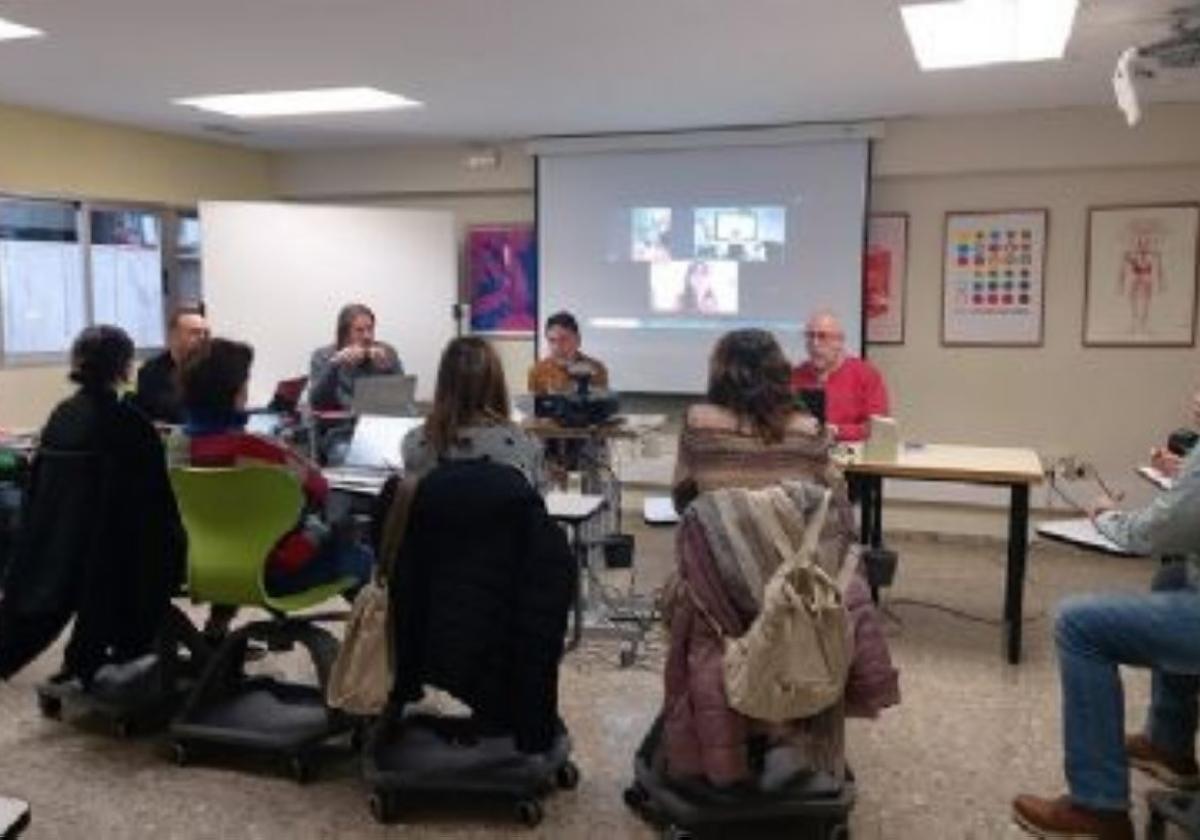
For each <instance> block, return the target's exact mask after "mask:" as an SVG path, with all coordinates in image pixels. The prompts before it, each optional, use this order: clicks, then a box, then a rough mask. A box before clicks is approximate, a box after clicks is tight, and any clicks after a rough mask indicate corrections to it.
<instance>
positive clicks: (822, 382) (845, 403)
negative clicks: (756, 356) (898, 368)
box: [792, 312, 888, 441]
mask: <svg viewBox="0 0 1200 840" xmlns="http://www.w3.org/2000/svg"><path fill="white" fill-rule="evenodd" d="M804 347H805V350H806V351H807V352H808V361H806V362H805V363H804V364H802V365H800V367H798V368H796V369H795V370H793V371H792V390H793V391H799V390H800V389H802V388H824V389H825V422H826V424H827V425H828V426H829V428H830V430H831V431H832V432H833V433H834V436H835V437H836V438H837V439H838V440H841V441H857V440H865V439H866V437H867V420H868V419H869V418H870V416H871V415H872V414H883V415H886V414H887V413H888V393H887V385H885V384H884V382H883V377H882V376H881V375H880V374H879V371H878V370H876V369H875V367H874V366H873V365H872V364H871V363H870V362H868V361H866V360H865V359H859V358H856V357H854V356H848V355H847V354H846V333H845V331H844V330H843V329H842V325H841V324H840V323H839V322H838V319H837V318H836V317H835V316H834V315H833V313H832V312H818V313H817V314H815V315H813V316H812V317H811V318H809V319H808V323H807V324H805V326H804Z"/></svg>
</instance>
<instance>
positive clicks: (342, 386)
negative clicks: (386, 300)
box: [308, 341, 404, 409]
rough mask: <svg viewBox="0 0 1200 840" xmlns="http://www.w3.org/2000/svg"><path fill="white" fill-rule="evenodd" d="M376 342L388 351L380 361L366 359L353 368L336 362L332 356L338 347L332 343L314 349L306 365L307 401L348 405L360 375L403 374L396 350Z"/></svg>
mask: <svg viewBox="0 0 1200 840" xmlns="http://www.w3.org/2000/svg"><path fill="white" fill-rule="evenodd" d="M375 343H376V344H377V345H379V346H380V347H382V348H383V350H384V353H386V354H387V358H386V359H385V360H384V361H383V362H381V363H379V364H376V363H375V362H373V361H371V360H370V359H368V360H366V361H364V362H363V363H362V364H360V365H355V366H354V367H343V366H341V365H335V364H334V363H333V357H334V354H336V353H337V351H338V347H337V346H336V345H333V344H330V345H328V346H325V347H321V348H319V349H317V350H314V351H313V354H312V359H311V360H310V361H309V365H308V371H309V372H308V401H309V403H310V404H311V405H312V407H313V408H325V409H330V408H332V409H344V408H349V407H350V402H351V400H353V399H354V383H355V381H357V380H358V379H359V378H360V377H363V376H384V375H387V374H393V373H404V365H402V364H400V359H399V357H398V356H397V355H396V350H395V349H394V348H393V347H392V346H391V345H390V344H385V343H384V342H382V341H377V342H375Z"/></svg>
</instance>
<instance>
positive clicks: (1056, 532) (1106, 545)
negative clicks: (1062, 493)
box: [1037, 516, 1139, 557]
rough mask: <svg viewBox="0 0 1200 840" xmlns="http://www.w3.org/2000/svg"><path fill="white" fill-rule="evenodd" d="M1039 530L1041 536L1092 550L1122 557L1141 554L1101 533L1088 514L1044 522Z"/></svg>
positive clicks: (1039, 526) (1038, 527)
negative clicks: (1075, 517) (1129, 549)
mask: <svg viewBox="0 0 1200 840" xmlns="http://www.w3.org/2000/svg"><path fill="white" fill-rule="evenodd" d="M1037 532H1038V535H1039V536H1043V537H1049V538H1050V539H1052V540H1058V541H1059V542H1066V543H1071V544H1072V545H1076V546H1079V547H1080V548H1087V549H1091V550H1092V551H1103V552H1105V553H1106V554H1118V555H1121V556H1122V557H1137V556H1139V555H1138V554H1137V553H1136V552H1133V551H1128V550H1127V549H1125V548H1122V547H1121V546H1119V545H1117V544H1116V543H1115V542H1113V541H1112V540H1110V539H1109V538H1108V537H1106V536H1104V534H1102V533H1100V532H1099V531H1098V530H1097V529H1096V525H1095V523H1094V522H1092V520H1091V519H1089V518H1087V517H1086V516H1082V517H1080V518H1078V519H1056V520H1054V521H1052V522H1043V523H1042V524H1040V525H1038V526H1037Z"/></svg>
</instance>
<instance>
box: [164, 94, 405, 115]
mask: <svg viewBox="0 0 1200 840" xmlns="http://www.w3.org/2000/svg"><path fill="white" fill-rule="evenodd" d="M175 101H176V102H177V103H178V104H180V105H189V106H191V107H192V108H199V109H200V110H202V111H215V112H216V113H218V114H225V115H226V116H230V117H246V118H247V119H250V118H254V117H293V116H301V115H306V114H349V113H355V112H359V111H387V110H391V109H394V108H419V107H420V106H421V105H422V103H420V102H418V101H417V100H415V99H408V98H407V97H404V96H400V95H398V94H395V93H388V92H387V91H383V90H377V89H376V88H369V87H354V88H318V89H315V90H279V91H269V92H266V93H234V94H227V95H221V96H195V97H189V98H187V99H176V100H175Z"/></svg>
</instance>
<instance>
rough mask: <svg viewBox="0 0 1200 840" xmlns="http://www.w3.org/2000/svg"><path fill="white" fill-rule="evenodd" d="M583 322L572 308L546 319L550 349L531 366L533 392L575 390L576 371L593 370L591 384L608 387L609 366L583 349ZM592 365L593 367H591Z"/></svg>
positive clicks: (530, 377)
mask: <svg viewBox="0 0 1200 840" xmlns="http://www.w3.org/2000/svg"><path fill="white" fill-rule="evenodd" d="M581 343H582V342H581V340H580V337H579V322H578V321H576V320H575V316H574V315H572V314H571V313H570V312H555V313H554V314H553V315H551V316H550V317H549V318H547V319H546V344H547V345H548V346H549V348H550V353H549V355H548V356H546V358H544V359H541V360H540V361H538V362H536V363H535V364H534V365H533V367H531V368H530V369H529V393H531V394H562V393H569V392H572V391H574V390H575V388H576V384H575V379H574V378H573V375H574V374H576V372H590V374H591V377H590V379H589V381H588V387H589V388H600V389H603V388H607V387H608V368H606V367H605V366H604V363H603V362H601V361H600V360H599V359H593V358H592V357H591V356H588V355H585V354H584V353H583V351H582V350H580V349H579V347H580V344H581ZM589 369H590V371H589Z"/></svg>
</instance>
